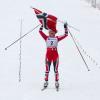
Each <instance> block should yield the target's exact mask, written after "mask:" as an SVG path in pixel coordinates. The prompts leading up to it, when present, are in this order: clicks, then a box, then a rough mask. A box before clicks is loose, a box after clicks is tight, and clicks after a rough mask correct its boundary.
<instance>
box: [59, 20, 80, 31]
mask: <svg viewBox="0 0 100 100" xmlns="http://www.w3.org/2000/svg"><path fill="white" fill-rule="evenodd" d="M58 22H60V23H62V24H64V22H63V21H61V20H59V19H58ZM68 26H69V27H71V28H73V29H74V30H76V31H78V32H80V30H79V29H77V28H75V27H73V26H71V25H69V24H68Z"/></svg>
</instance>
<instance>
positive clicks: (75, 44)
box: [68, 30, 90, 71]
mask: <svg viewBox="0 0 100 100" xmlns="http://www.w3.org/2000/svg"><path fill="white" fill-rule="evenodd" d="M68 31H69V33H70V36H71V37H72V40H73V42H74V44H75V46H76V48H77V50H78V52H79V54H80V56H81V58H82V60H83V62H84V64H85V66H86V68H87V70H88V71H90V69H89V67H88V65H87V63H86V61H85V59H84V57H83V55H82V53H81V51H80V49H79V47H78V45H77V44H76V41H75V39H74V37H73V35H72V34H71V32H70V30H68Z"/></svg>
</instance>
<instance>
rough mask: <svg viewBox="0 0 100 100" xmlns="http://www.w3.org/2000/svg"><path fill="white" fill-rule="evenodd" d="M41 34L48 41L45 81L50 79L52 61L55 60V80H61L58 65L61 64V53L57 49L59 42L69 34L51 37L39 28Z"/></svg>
mask: <svg viewBox="0 0 100 100" xmlns="http://www.w3.org/2000/svg"><path fill="white" fill-rule="evenodd" d="M39 33H40V35H41V36H42V37H43V39H44V40H45V42H46V46H47V51H46V57H45V63H46V72H45V81H48V76H49V71H50V66H51V63H52V62H53V66H54V72H55V81H58V80H59V73H58V65H59V54H58V51H57V46H58V42H59V41H61V40H63V39H64V38H65V37H67V36H68V34H64V35H62V36H54V37H50V36H47V35H46V34H44V33H43V31H42V30H39Z"/></svg>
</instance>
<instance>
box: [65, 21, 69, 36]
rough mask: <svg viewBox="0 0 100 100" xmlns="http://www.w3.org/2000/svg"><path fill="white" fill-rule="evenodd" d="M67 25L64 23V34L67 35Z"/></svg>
mask: <svg viewBox="0 0 100 100" xmlns="http://www.w3.org/2000/svg"><path fill="white" fill-rule="evenodd" d="M67 26H68V24H67V22H65V23H64V29H65V34H67V35H68V27H67Z"/></svg>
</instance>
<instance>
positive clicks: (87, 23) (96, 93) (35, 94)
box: [0, 0, 100, 100]
mask: <svg viewBox="0 0 100 100" xmlns="http://www.w3.org/2000/svg"><path fill="white" fill-rule="evenodd" d="M30 6H33V7H36V8H38V9H41V10H43V11H46V12H48V13H51V14H54V15H56V16H57V17H58V18H59V19H60V20H63V21H66V20H67V21H68V23H69V24H70V25H72V26H74V27H76V28H78V29H80V32H77V31H75V30H73V29H72V28H70V31H71V32H72V34H73V35H74V36H75V37H76V39H77V40H78V41H79V43H80V44H81V45H82V46H83V48H84V49H85V50H86V51H87V52H88V54H89V55H90V56H91V57H93V58H94V59H95V60H96V61H97V62H99V61H100V56H99V55H100V45H99V43H100V28H99V27H100V11H99V10H97V9H94V8H91V7H90V6H89V5H88V4H87V3H85V2H83V1H80V0H33V1H32V0H27V1H26V0H1V1H0V27H1V28H0V65H1V66H0V100H47V99H48V100H55V99H56V100H100V66H99V65H98V66H96V65H95V64H94V63H93V62H92V61H90V59H88V58H87V56H86V55H84V53H82V54H83V56H84V57H85V59H86V62H87V64H88V66H89V68H90V69H91V71H90V72H88V71H87V69H86V66H85V64H84V63H83V61H82V59H81V57H80V55H79V53H78V51H77V49H76V47H75V45H74V43H73V41H72V39H71V37H70V35H69V37H68V38H66V39H65V40H63V41H61V42H60V43H59V47H58V49H59V55H60V65H59V73H60V91H59V92H56V91H55V89H54V72H53V70H52V67H51V72H50V77H49V78H50V80H49V89H47V90H46V91H43V92H42V91H41V88H42V86H43V82H44V71H45V63H44V59H45V51H46V50H45V49H46V47H45V42H44V40H43V39H42V38H41V36H40V35H39V33H38V29H36V30H34V31H33V32H32V33H30V34H29V35H28V36H26V37H25V38H24V39H22V71H21V76H22V81H21V82H20V83H19V82H18V71H19V43H16V44H15V45H13V46H12V47H10V48H9V49H8V50H7V51H5V50H4V48H5V47H6V46H7V45H9V44H10V43H12V42H13V41H14V40H16V39H17V38H19V34H20V19H21V18H22V19H23V34H25V33H26V32H27V31H29V30H30V29H32V28H33V27H35V26H36V25H37V24H39V23H38V20H37V19H36V17H35V15H34V13H33V11H32V10H31V9H30ZM58 31H59V33H58V35H61V34H63V25H62V24H61V23H59V22H58Z"/></svg>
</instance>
